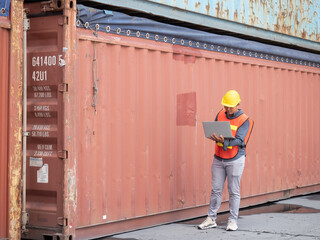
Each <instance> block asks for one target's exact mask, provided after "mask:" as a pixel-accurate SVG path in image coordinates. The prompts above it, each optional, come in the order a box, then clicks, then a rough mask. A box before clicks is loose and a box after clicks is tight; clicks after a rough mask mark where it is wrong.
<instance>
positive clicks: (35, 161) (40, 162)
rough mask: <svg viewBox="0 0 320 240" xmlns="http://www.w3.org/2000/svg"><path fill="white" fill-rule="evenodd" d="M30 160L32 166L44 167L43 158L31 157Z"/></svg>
mask: <svg viewBox="0 0 320 240" xmlns="http://www.w3.org/2000/svg"><path fill="white" fill-rule="evenodd" d="M29 160H30V167H42V165H43V160H42V158H34V157H30V159H29Z"/></svg>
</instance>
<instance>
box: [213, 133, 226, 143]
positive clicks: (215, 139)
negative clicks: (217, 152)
mask: <svg viewBox="0 0 320 240" xmlns="http://www.w3.org/2000/svg"><path fill="white" fill-rule="evenodd" d="M210 139H211V140H213V141H216V142H219V143H224V137H223V136H222V135H220V137H218V136H217V135H216V134H212V135H211V136H210Z"/></svg>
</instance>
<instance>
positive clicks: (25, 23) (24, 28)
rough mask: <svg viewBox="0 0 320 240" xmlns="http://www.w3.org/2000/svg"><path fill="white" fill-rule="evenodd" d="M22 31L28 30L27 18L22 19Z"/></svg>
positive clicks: (28, 21)
mask: <svg viewBox="0 0 320 240" xmlns="http://www.w3.org/2000/svg"><path fill="white" fill-rule="evenodd" d="M23 30H24V31H28V30H30V19H28V18H24V19H23Z"/></svg>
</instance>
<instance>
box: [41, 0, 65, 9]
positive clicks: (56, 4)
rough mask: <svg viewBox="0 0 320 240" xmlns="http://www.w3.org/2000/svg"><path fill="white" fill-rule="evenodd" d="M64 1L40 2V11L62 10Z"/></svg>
mask: <svg viewBox="0 0 320 240" xmlns="http://www.w3.org/2000/svg"><path fill="white" fill-rule="evenodd" d="M63 6H64V1H63V0H50V1H45V2H41V11H42V12H52V11H60V10H63Z"/></svg>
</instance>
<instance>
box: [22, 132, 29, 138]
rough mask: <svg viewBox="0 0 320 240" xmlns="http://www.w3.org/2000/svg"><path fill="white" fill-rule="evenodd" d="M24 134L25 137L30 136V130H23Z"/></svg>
mask: <svg viewBox="0 0 320 240" xmlns="http://www.w3.org/2000/svg"><path fill="white" fill-rule="evenodd" d="M22 136H23V137H29V136H30V132H22Z"/></svg>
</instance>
